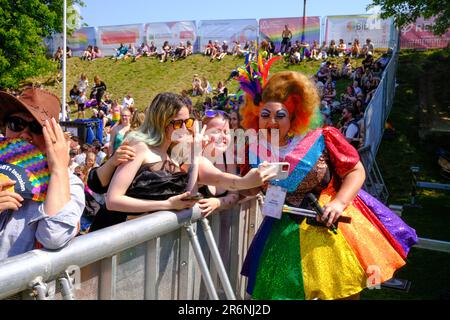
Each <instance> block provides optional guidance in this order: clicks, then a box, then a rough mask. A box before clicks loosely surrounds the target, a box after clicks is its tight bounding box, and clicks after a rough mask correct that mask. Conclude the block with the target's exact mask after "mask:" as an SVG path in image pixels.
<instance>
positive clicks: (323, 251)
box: [241, 184, 417, 300]
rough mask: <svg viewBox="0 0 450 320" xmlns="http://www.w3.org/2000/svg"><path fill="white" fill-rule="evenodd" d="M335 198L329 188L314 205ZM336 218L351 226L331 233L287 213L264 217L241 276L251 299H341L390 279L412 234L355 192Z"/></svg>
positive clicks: (412, 241)
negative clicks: (347, 220)
mask: <svg viewBox="0 0 450 320" xmlns="http://www.w3.org/2000/svg"><path fill="white" fill-rule="evenodd" d="M330 185H331V184H330ZM335 193H336V192H335V191H334V189H333V188H332V187H331V186H329V187H328V188H327V189H325V190H323V192H322V193H321V195H320V198H319V203H320V204H321V205H324V204H326V203H328V202H329V201H330V200H331V199H332V198H333V196H334V195H335ZM342 216H347V217H350V218H351V222H350V223H339V225H338V230H337V234H333V233H332V232H331V231H329V230H328V229H327V228H324V227H321V226H314V225H310V224H307V223H306V219H304V220H303V221H301V222H300V223H299V222H297V221H294V220H293V219H291V218H290V217H289V215H288V214H283V215H282V218H281V219H280V220H278V219H274V218H271V217H265V218H264V220H263V222H262V224H261V226H260V228H259V230H258V232H257V234H256V235H255V238H254V240H253V242H252V244H251V245H250V248H249V251H248V253H247V256H246V258H245V261H244V264H243V268H242V272H241V273H242V275H244V276H246V277H248V286H247V292H248V293H249V294H251V295H252V298H253V299H265V300H272V299H302V300H303V299H308V300H309V299H322V300H328V299H340V298H346V297H349V296H351V295H354V294H357V293H359V292H360V291H361V290H363V289H364V288H367V287H371V286H376V285H379V284H380V283H382V282H384V281H387V280H389V279H391V278H392V277H393V275H394V272H395V271H396V270H397V269H399V268H400V267H402V266H404V265H405V259H406V256H407V254H408V252H409V250H410V248H411V246H413V245H414V244H415V243H417V235H416V232H415V230H414V229H412V228H410V227H409V226H408V225H406V224H405V223H404V222H403V221H402V220H401V219H400V218H399V217H398V216H397V215H396V214H395V213H393V212H392V211H391V210H390V209H389V208H387V207H386V206H385V205H383V204H382V203H381V202H379V201H378V200H377V199H375V198H374V197H372V196H371V195H369V194H368V193H366V192H364V191H363V190H361V191H360V192H359V193H358V195H357V197H356V198H355V199H354V200H353V202H352V203H351V205H349V206H348V207H347V208H346V209H345V211H344V212H343V214H342Z"/></svg>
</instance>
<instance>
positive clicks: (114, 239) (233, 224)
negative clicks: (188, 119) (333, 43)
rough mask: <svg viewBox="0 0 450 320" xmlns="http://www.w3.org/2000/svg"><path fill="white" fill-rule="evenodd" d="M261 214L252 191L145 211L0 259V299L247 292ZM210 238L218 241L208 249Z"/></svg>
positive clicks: (427, 242) (440, 244)
mask: <svg viewBox="0 0 450 320" xmlns="http://www.w3.org/2000/svg"><path fill="white" fill-rule="evenodd" d="M262 218H263V216H262V214H261V210H260V202H259V201H258V198H256V197H255V198H251V199H246V200H244V201H243V202H242V203H240V204H239V205H236V206H235V207H234V208H232V209H229V210H225V211H221V212H220V213H216V214H214V215H212V216H211V217H209V218H208V219H202V218H201V214H200V212H199V209H198V207H194V209H193V210H185V211H182V212H179V213H174V212H167V211H166V212H157V213H153V214H149V215H147V216H143V217H141V218H138V219H133V220H131V221H127V222H124V223H121V224H118V225H115V226H112V227H109V228H106V229H103V230H99V231H96V232H93V233H90V234H87V235H83V236H80V237H77V238H75V239H74V240H73V241H72V242H71V243H70V244H69V246H67V247H65V248H63V249H61V250H58V251H47V250H33V251H30V252H28V253H25V254H22V255H20V256H16V257H12V258H9V259H6V260H4V261H1V262H0V299H10V298H14V299H38V300H40V299H42V300H46V299H56V300H59V299H67V300H72V299H79V300H85V299H90V300H97V299H98V300H112V299H123V300H131V299H132V300H143V299H145V300H156V299H166V300H177V299H183V300H201V299H230V300H233V299H239V300H244V299H248V298H249V296H247V294H246V292H245V288H246V286H247V279H246V278H245V277H242V276H241V275H240V270H241V268H242V263H243V259H244V257H245V255H246V253H247V250H248V247H249V245H250V243H251V241H252V240H253V237H254V236H255V233H256V231H257V229H258V227H259V225H260V223H261V222H262ZM198 221H201V223H202V224H204V225H205V226H206V227H205V228H199V227H197V222H198ZM186 228H187V231H188V232H186V230H184V229H186ZM192 237H195V238H197V240H198V241H194V242H192V241H190V238H192ZM211 242H213V243H214V244H216V243H217V244H218V246H215V245H213V246H212V247H211V248H212V249H209V246H208V243H209V244H210V243H211ZM416 247H417V248H422V249H427V250H432V251H441V252H447V253H449V252H450V243H449V242H444V241H437V240H431V239H424V238H420V239H419V243H418V244H417V245H416ZM208 249H209V250H208ZM217 252H219V253H220V258H219V259H217V256H215V254H217ZM199 257H200V258H199ZM224 271H225V273H224Z"/></svg>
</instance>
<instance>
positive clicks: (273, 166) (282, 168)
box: [259, 162, 291, 180]
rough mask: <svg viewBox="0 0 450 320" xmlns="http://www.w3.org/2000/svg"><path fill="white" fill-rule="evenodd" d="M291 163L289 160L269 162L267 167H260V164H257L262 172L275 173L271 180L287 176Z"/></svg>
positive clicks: (282, 178)
mask: <svg viewBox="0 0 450 320" xmlns="http://www.w3.org/2000/svg"><path fill="white" fill-rule="evenodd" d="M290 167H291V165H290V164H289V162H271V163H269V165H268V166H267V167H262V164H260V165H259V168H260V169H261V170H262V171H263V172H268V173H275V174H276V176H275V177H274V178H273V180H284V179H286V178H287V177H288V176H289V169H290Z"/></svg>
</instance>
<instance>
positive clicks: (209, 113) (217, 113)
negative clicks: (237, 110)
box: [205, 109, 230, 119]
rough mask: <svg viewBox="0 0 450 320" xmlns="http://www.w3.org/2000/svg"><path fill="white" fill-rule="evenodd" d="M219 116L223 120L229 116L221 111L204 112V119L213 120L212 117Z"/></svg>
mask: <svg viewBox="0 0 450 320" xmlns="http://www.w3.org/2000/svg"><path fill="white" fill-rule="evenodd" d="M219 114H220V115H221V116H222V117H224V118H227V119H228V118H229V117H230V116H229V114H228V113H226V112H225V111H223V110H213V109H210V110H206V111H205V117H208V118H214V117H216V116H217V115H219Z"/></svg>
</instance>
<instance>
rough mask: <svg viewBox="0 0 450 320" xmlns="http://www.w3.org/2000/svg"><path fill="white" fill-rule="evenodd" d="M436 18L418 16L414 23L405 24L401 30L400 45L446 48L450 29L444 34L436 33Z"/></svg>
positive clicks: (405, 47) (415, 47)
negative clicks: (434, 26)
mask: <svg viewBox="0 0 450 320" xmlns="http://www.w3.org/2000/svg"><path fill="white" fill-rule="evenodd" d="M434 20H435V18H434V17H432V18H430V19H424V18H423V17H420V18H418V19H417V20H416V21H415V22H414V23H410V24H408V25H407V26H404V27H403V28H402V30H401V36H400V47H401V48H402V49H431V48H445V47H446V46H447V45H448V43H449V42H450V29H448V30H447V33H445V34H443V35H442V36H437V35H434V34H433V32H432V31H431V30H432V27H433V25H434Z"/></svg>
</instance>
